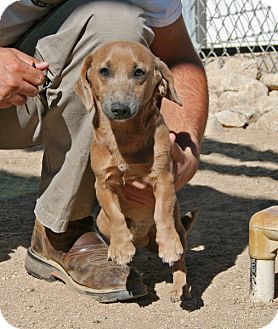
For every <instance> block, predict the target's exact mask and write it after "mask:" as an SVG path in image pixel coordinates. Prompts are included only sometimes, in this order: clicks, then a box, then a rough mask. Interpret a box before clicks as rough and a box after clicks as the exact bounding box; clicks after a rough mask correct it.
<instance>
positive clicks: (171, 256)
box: [159, 239, 183, 266]
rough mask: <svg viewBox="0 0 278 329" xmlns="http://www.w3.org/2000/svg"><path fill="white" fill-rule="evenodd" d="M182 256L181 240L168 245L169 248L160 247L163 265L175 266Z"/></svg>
mask: <svg viewBox="0 0 278 329" xmlns="http://www.w3.org/2000/svg"><path fill="white" fill-rule="evenodd" d="M182 254H183V247H182V244H181V242H180V240H179V239H178V241H177V242H176V243H171V244H170V245H169V244H168V245H167V248H166V246H162V245H159V257H160V258H161V259H162V261H163V263H168V264H169V265H170V266H173V265H174V263H175V262H177V261H178V260H179V259H180V258H181V255H182Z"/></svg>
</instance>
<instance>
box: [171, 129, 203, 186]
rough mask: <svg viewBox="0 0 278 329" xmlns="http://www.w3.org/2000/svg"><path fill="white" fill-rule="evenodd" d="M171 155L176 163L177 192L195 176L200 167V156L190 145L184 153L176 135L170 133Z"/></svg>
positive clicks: (174, 169)
mask: <svg viewBox="0 0 278 329" xmlns="http://www.w3.org/2000/svg"><path fill="white" fill-rule="evenodd" d="M170 140H171V143H172V146H171V155H172V159H173V163H174V168H173V171H174V179H175V190H176V191H179V190H180V189H181V188H182V187H183V186H185V184H186V183H188V182H189V180H190V179H191V178H192V177H193V176H194V175H195V173H196V171H197V169H198V165H199V156H198V155H196V154H195V153H196V152H194V150H192V147H190V146H189V145H188V146H187V147H186V148H185V150H184V151H183V150H182V148H181V147H180V146H179V145H178V144H177V143H176V135H175V134H174V133H170Z"/></svg>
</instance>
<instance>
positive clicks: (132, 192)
mask: <svg viewBox="0 0 278 329" xmlns="http://www.w3.org/2000/svg"><path fill="white" fill-rule="evenodd" d="M169 137H170V140H171V144H172V147H171V154H172V159H173V162H174V178H175V189H176V191H179V190H180V189H181V188H182V187H183V186H185V184H186V183H188V181H189V180H190V179H191V178H192V177H193V176H194V174H195V173H196V171H197V169H198V164H199V160H198V158H197V157H196V156H195V155H194V154H193V152H192V150H191V148H190V147H187V148H186V149H185V151H183V150H182V149H181V147H180V146H179V145H178V144H177V143H176V135H175V134H174V133H170V135H169ZM123 192H124V195H125V197H126V198H127V199H128V200H129V201H130V202H134V203H135V204H138V203H141V204H145V205H153V204H154V202H155V199H154V195H153V191H152V188H151V187H148V186H146V185H144V184H142V183H139V182H133V183H127V184H126V186H125V188H124V191H123Z"/></svg>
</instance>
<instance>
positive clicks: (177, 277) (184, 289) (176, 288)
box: [170, 204, 197, 302]
mask: <svg viewBox="0 0 278 329" xmlns="http://www.w3.org/2000/svg"><path fill="white" fill-rule="evenodd" d="M196 217H197V212H189V213H187V214H186V215H185V216H184V217H183V218H180V214H179V206H178V204H177V205H176V207H175V220H176V229H177V232H178V234H179V236H180V240H181V243H182V246H183V250H184V252H183V254H182V255H181V258H180V259H179V260H178V261H177V262H176V263H175V264H174V265H173V266H172V273H173V287H172V290H171V293H170V299H171V301H172V302H178V301H180V300H184V299H187V298H190V297H191V293H190V290H189V287H188V284H187V277H186V273H187V271H186V266H185V254H186V249H187V236H188V233H189V231H190V229H191V227H192V224H193V222H194V221H195V219H196Z"/></svg>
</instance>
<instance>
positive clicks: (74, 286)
mask: <svg viewBox="0 0 278 329" xmlns="http://www.w3.org/2000/svg"><path fill="white" fill-rule="evenodd" d="M25 269H26V271H27V273H29V274H30V275H32V276H33V277H35V278H37V279H42V280H46V281H49V282H53V281H56V280H61V281H63V282H64V283H65V284H67V286H68V287H69V288H70V289H71V290H73V291H76V292H78V293H80V294H85V295H89V296H91V297H92V298H93V299H95V300H96V301H98V302H100V303H112V302H117V301H124V300H130V299H135V298H138V297H142V296H145V295H147V294H148V292H147V289H146V286H145V285H143V284H142V283H138V285H140V286H137V287H135V288H131V289H130V290H128V289H115V290H111V289H110V290H109V289H107V290H105V289H102V290H96V289H92V288H89V287H85V286H82V285H80V284H78V283H77V282H76V281H74V280H73V279H72V278H71V277H70V275H69V274H68V273H67V272H66V271H65V270H64V269H63V267H62V266H61V265H59V264H58V263H56V262H54V261H52V260H49V259H46V258H44V257H42V256H39V255H38V254H35V253H34V252H33V251H32V250H31V248H29V249H28V250H27V255H26V259H25Z"/></svg>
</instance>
